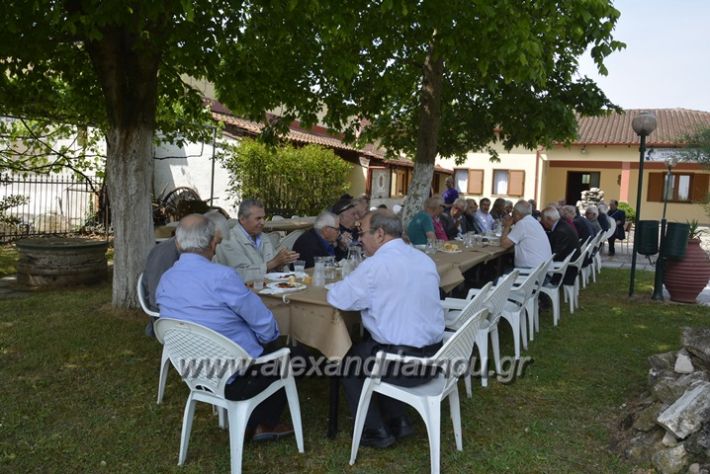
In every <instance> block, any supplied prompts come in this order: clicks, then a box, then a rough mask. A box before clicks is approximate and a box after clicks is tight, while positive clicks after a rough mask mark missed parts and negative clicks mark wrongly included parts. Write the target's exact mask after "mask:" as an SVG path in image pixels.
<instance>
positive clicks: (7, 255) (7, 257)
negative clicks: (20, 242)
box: [0, 245, 18, 277]
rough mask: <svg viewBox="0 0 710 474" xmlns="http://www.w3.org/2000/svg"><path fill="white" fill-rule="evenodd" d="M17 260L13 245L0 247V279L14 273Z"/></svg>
mask: <svg viewBox="0 0 710 474" xmlns="http://www.w3.org/2000/svg"><path fill="white" fill-rule="evenodd" d="M17 258H18V254H17V249H16V248H15V246H14V245H0V277H4V276H6V275H12V274H13V273H15V271H16V269H17Z"/></svg>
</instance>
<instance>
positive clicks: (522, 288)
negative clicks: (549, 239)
mask: <svg viewBox="0 0 710 474" xmlns="http://www.w3.org/2000/svg"><path fill="white" fill-rule="evenodd" d="M545 263H546V262H543V263H541V264H540V265H538V266H537V267H535V268H533V270H532V272H530V274H529V275H527V276H525V277H523V278H522V280H521V281H520V284H519V285H518V286H514V287H513V288H511V290H510V293H509V294H508V300H507V301H506V302H505V304H504V305H503V309H502V310H501V313H500V315H501V316H502V317H503V319H505V320H506V321H508V323H509V324H510V328H511V329H512V330H513V347H514V349H515V360H520V345H521V342H522V346H523V347H524V348H525V349H526V350H527V348H528V337H527V332H528V331H527V321H526V319H525V307H526V306H527V304H528V300H529V299H530V298H531V297H532V294H533V291H535V285H536V284H537V274H538V272H539V271H540V267H541V266H542V265H544V264H545ZM513 283H515V282H513Z"/></svg>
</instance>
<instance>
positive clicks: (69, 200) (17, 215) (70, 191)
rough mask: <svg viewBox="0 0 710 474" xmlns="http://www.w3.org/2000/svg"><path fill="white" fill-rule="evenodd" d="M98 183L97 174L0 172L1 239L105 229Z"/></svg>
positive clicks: (105, 223)
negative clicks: (88, 175) (84, 175)
mask: <svg viewBox="0 0 710 474" xmlns="http://www.w3.org/2000/svg"><path fill="white" fill-rule="evenodd" d="M101 184H102V180H101V178H98V177H88V178H84V177H81V176H76V175H56V174H51V175H38V174H27V175H21V174H12V173H4V174H0V242H10V241H12V240H16V239H18V238H21V237H29V236H40V235H67V234H76V233H83V232H87V231H88V232H101V233H105V232H107V230H108V225H107V222H105V219H106V217H105V216H106V215H107V213H106V212H101V205H102V202H101V201H102V200H101V199H100V192H101Z"/></svg>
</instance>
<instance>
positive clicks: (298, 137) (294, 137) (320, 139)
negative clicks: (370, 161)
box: [212, 105, 453, 173]
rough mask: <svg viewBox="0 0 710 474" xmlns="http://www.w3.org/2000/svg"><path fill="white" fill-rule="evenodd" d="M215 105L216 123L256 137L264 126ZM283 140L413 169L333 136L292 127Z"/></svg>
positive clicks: (402, 161)
mask: <svg viewBox="0 0 710 474" xmlns="http://www.w3.org/2000/svg"><path fill="white" fill-rule="evenodd" d="M217 110H220V109H218V108H217V107H216V106H215V105H213V106H212V118H214V119H215V120H217V121H220V122H224V123H225V124H228V125H232V126H235V127H237V128H240V129H242V130H244V131H245V132H246V133H248V134H252V135H258V134H259V133H261V130H262V128H264V126H263V125H262V124H260V123H257V122H252V121H251V120H246V119H243V118H240V117H236V116H234V115H231V114H229V113H223V111H224V112H227V110H226V109H224V108H223V109H222V110H220V111H217ZM285 138H286V139H287V140H289V141H292V142H296V143H313V144H316V145H321V146H325V147H328V148H333V149H336V150H346V151H353V152H356V153H358V154H360V155H362V156H364V157H367V158H374V159H376V160H382V161H383V162H386V163H388V164H392V165H396V166H405V167H408V168H412V167H414V163H413V162H412V161H410V160H406V159H387V158H385V153H384V152H383V151H382V150H380V149H378V148H377V147H375V146H374V145H366V146H365V147H364V148H363V149H358V148H355V147H353V146H351V145H348V144H346V143H344V142H343V141H342V140H339V139H338V138H336V137H333V136H324V135H322V134H317V133H308V132H306V131H302V130H295V129H294V128H293V127H291V128H290V129H289V132H288V134H286V136H285ZM434 169H435V170H436V171H439V172H443V173H453V171H452V170H450V169H447V168H443V167H441V166H439V165H436V166H435V167H434Z"/></svg>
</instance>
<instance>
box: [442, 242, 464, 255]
mask: <svg viewBox="0 0 710 474" xmlns="http://www.w3.org/2000/svg"><path fill="white" fill-rule="evenodd" d="M439 251H440V252H444V253H461V252H463V250H461V247H459V246H458V245H456V244H451V243H447V244H444V245H443V246H442V247H441V248H440V249H439Z"/></svg>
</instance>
